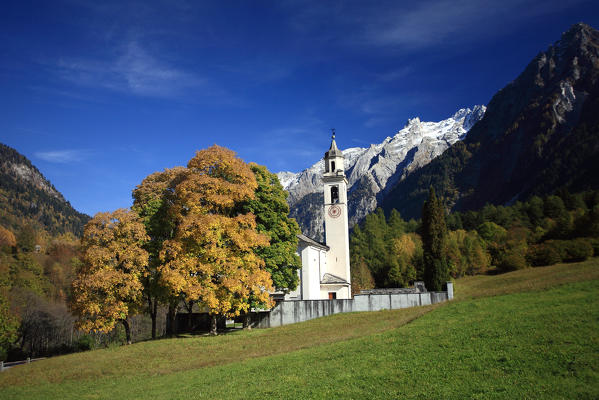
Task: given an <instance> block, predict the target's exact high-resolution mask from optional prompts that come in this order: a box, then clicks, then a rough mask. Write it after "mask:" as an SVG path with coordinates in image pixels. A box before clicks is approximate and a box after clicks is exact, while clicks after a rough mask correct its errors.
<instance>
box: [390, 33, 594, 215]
mask: <svg viewBox="0 0 599 400" xmlns="http://www.w3.org/2000/svg"><path fill="white" fill-rule="evenodd" d="M597 59H599V32H598V31H596V30H595V29H593V28H591V27H589V26H588V25H585V24H576V25H574V26H573V27H572V28H571V29H570V30H569V31H567V32H566V33H564V34H563V36H562V38H561V40H559V41H558V42H556V43H555V44H554V45H553V46H551V47H550V48H549V49H548V50H547V51H545V52H542V53H540V54H539V55H538V56H537V57H535V59H534V60H533V61H532V62H531V63H530V64H529V65H528V66H527V67H526V69H525V70H524V72H523V73H522V74H521V75H520V76H519V77H518V78H517V79H516V80H514V81H513V82H511V83H510V84H508V85H507V86H506V87H505V88H503V89H502V90H500V91H499V92H498V93H497V94H496V95H495V96H494V97H493V99H492V100H491V101H490V103H489V104H488V107H487V112H486V113H485V116H484V117H483V119H482V120H481V121H479V122H478V123H477V124H476V125H474V127H473V128H472V129H471V130H470V132H469V134H468V136H467V137H466V139H465V140H464V141H463V142H457V143H456V144H454V145H453V146H452V147H451V148H449V149H448V150H447V151H446V152H445V153H443V154H442V155H441V156H439V157H438V158H437V159H435V160H433V162H431V163H430V164H428V165H426V166H424V167H423V168H421V169H419V170H417V171H415V172H414V173H412V174H411V175H409V176H408V177H407V178H406V179H405V180H404V181H402V182H400V183H399V184H398V185H397V186H395V187H394V189H393V190H392V191H391V192H390V193H389V195H388V196H387V197H386V198H385V199H384V202H383V208H384V209H385V210H386V211H387V212H388V211H390V210H391V209H393V208H395V209H397V210H399V211H400V212H401V213H402V215H404V216H406V217H410V218H418V217H419V216H420V212H421V207H422V203H423V201H424V199H425V198H426V194H427V193H428V190H429V187H430V186H433V187H434V188H435V190H436V192H437V194H439V195H440V196H441V197H443V198H445V201H446V205H447V207H448V209H453V210H458V211H464V210H476V209H480V208H481V207H483V206H484V205H485V204H486V203H491V204H495V205H506V204H513V202H515V201H516V200H522V201H524V200H527V199H528V198H530V197H531V196H533V195H548V194H551V193H553V192H554V191H556V190H558V189H560V188H564V189H567V190H569V191H570V192H580V191H582V190H593V189H597V188H599V175H597V171H599V114H598V113H597V110H599V63H597Z"/></svg>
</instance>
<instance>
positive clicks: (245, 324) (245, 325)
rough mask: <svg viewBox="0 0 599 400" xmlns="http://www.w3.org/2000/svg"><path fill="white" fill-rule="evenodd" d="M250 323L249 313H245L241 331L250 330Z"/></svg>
mask: <svg viewBox="0 0 599 400" xmlns="http://www.w3.org/2000/svg"><path fill="white" fill-rule="evenodd" d="M251 322H252V321H251V320H250V313H249V312H248V313H246V314H245V315H244V317H243V329H252V323H251Z"/></svg>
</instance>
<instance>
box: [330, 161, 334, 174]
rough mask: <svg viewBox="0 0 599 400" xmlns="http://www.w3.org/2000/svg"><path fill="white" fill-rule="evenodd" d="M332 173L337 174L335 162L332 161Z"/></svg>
mask: <svg viewBox="0 0 599 400" xmlns="http://www.w3.org/2000/svg"><path fill="white" fill-rule="evenodd" d="M331 172H335V161H331Z"/></svg>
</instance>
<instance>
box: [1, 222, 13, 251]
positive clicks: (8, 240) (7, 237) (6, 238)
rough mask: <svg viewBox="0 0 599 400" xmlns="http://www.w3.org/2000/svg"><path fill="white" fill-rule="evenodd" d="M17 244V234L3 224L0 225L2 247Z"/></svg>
mask: <svg viewBox="0 0 599 400" xmlns="http://www.w3.org/2000/svg"><path fill="white" fill-rule="evenodd" d="M16 245H17V239H16V238H15V235H14V234H13V233H12V232H11V231H9V230H8V229H6V228H5V227H3V226H0V247H4V246H7V247H14V246H16Z"/></svg>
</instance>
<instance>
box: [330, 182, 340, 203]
mask: <svg viewBox="0 0 599 400" xmlns="http://www.w3.org/2000/svg"><path fill="white" fill-rule="evenodd" d="M331 203H339V187H337V186H331Z"/></svg>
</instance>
